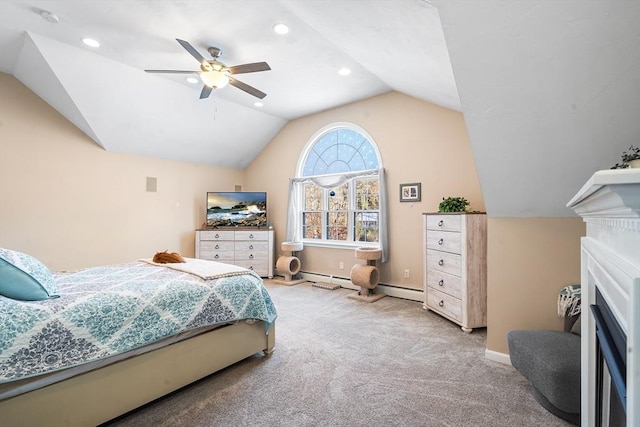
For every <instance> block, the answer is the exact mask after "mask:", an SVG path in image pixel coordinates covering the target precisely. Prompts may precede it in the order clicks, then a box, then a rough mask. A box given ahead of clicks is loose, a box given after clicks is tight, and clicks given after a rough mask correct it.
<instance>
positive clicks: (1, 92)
mask: <svg viewBox="0 0 640 427" xmlns="http://www.w3.org/2000/svg"><path fill="white" fill-rule="evenodd" d="M242 175H243V172H242V171H241V170H235V169H234V170H230V169H221V168H213V167H209V166H203V165H196V164H191V163H183V162H175V161H169V160H161V159H152V158H144V157H138V156H132V155H126V154H119V153H112V152H107V151H104V150H103V149H102V148H100V147H99V146H98V145H97V144H95V143H94V142H93V141H92V140H91V139H89V138H88V137H87V136H86V135H85V134H83V133H82V132H80V131H79V130H78V129H77V128H76V127H75V126H73V125H72V124H71V123H70V122H68V121H67V120H66V119H65V118H63V117H62V116H61V115H60V114H58V113H57V112H56V111H55V110H53V109H52V108H51V107H50V106H49V105H47V104H46V103H45V102H44V101H42V100H41V99H40V98H38V97H37V96H36V95H34V94H33V93H32V92H31V91H30V90H29V89H27V88H26V87H25V86H23V85H22V84H21V83H20V82H18V81H17V80H16V79H15V78H13V77H11V76H9V75H7V74H2V73H0V246H2V247H7V248H11V249H15V250H19V251H22V252H26V253H30V254H32V255H34V256H36V257H37V258H39V259H40V260H42V261H43V262H44V263H45V264H47V265H48V266H49V268H51V269H53V270H68V269H77V268H81V267H88V266H95V265H101V264H110V263H116V262H126V261H132V260H135V259H138V258H142V257H151V256H153V254H154V253H155V252H156V251H158V250H165V249H168V250H171V251H178V252H180V253H182V254H184V255H186V256H193V255H194V246H193V245H194V230H195V229H196V228H198V227H199V226H200V224H202V222H203V221H204V216H205V193H206V191H207V190H212V189H215V190H226V191H233V189H234V184H242ZM146 177H156V178H157V183H158V191H157V192H155V193H152V192H146Z"/></svg>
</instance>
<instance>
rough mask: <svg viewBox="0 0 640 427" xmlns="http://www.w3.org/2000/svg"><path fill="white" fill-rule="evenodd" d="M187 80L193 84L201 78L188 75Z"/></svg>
mask: <svg viewBox="0 0 640 427" xmlns="http://www.w3.org/2000/svg"><path fill="white" fill-rule="evenodd" d="M187 81H188V82H189V83H191V84H193V85H194V84H196V83H199V82H200V80H198V79H196V78H195V77H187Z"/></svg>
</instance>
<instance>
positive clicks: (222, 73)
mask: <svg viewBox="0 0 640 427" xmlns="http://www.w3.org/2000/svg"><path fill="white" fill-rule="evenodd" d="M176 40H177V41H178V43H180V45H181V46H182V47H183V48H185V50H186V51H187V52H189V53H190V54H191V56H193V57H194V58H196V60H197V61H198V62H199V63H200V71H182V70H144V71H146V72H147V73H160V74H199V75H200V79H201V80H202V82H203V83H204V86H203V88H202V92H200V99H204V98H207V97H208V96H209V95H210V94H211V91H212V90H213V89H220V88H222V87H224V86H226V85H227V83H228V84H230V85H232V86H235V87H237V88H238V89H240V90H243V91H245V92H247V93H248V94H250V95H253V96H255V97H256V98H260V99H262V98H264V97H265V96H267V94H266V93H264V92H262V91H259V90H258V89H256V88H254V87H252V86H249V85H248V84H246V83H242V82H241V81H239V80H236V79H234V78H233V77H231V75H232V74H244V73H255V72H257V71H267V70H270V69H271V67H269V64H267V63H266V62H253V63H251V64H242V65H236V66H233V67H227V66H226V65H224V64H223V63H222V62H220V61H218V58H219V57H220V55H221V54H222V51H221V50H220V49H218V48H217V47H210V48H209V49H207V50H208V52H209V54H210V55H211V56H212V57H213V60H207V59H205V58H204V57H203V56H202V55H200V53H199V52H198V51H197V50H196V49H195V48H194V47H193V46H191V44H190V43H189V42H186V41H184V40H180V39H176Z"/></svg>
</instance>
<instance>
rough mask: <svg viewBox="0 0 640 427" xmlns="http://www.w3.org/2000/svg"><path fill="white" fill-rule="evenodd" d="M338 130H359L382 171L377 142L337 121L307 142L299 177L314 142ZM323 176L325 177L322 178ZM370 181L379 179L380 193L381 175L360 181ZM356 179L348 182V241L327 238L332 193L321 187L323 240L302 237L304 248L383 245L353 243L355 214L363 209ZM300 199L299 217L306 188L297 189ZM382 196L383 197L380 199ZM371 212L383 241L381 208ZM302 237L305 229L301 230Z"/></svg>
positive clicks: (299, 168)
mask: <svg viewBox="0 0 640 427" xmlns="http://www.w3.org/2000/svg"><path fill="white" fill-rule="evenodd" d="M339 129H349V130H353V131H356V132H358V133H360V134H361V135H363V136H364V137H365V138H366V139H367V140H368V142H369V144H370V145H371V147H373V149H374V151H375V154H376V158H377V160H378V168H380V169H381V168H382V157H381V156H380V151H379V150H378V146H377V144H376V143H375V141H374V139H373V138H372V137H371V135H370V134H369V133H368V132H367V131H366V130H364V129H362V128H361V127H360V126H358V125H355V124H353V123H348V122H336V123H332V124H329V125H327V126H325V127H323V128H322V129H320V130H318V131H317V132H316V133H314V134H313V135H312V136H311V138H310V139H309V140H308V141H307V143H306V145H305V147H304V149H303V150H302V153H301V155H300V157H299V158H298V165H297V167H296V177H299V178H302V177H303V175H302V174H303V172H304V165H305V162H306V160H307V157H308V156H309V153H310V152H311V150H312V149H313V147H314V145H315V143H316V142H317V141H318V140H320V138H322V137H323V136H324V135H326V134H327V133H330V132H333V131H336V130H339ZM326 175H328V176H329V175H332V174H326ZM323 176H324V175H323ZM370 178H376V179H377V180H378V189H379V190H378V191H379V193H380V191H381V190H380V186H381V181H380V176H379V175H369V176H365V177H362V178H361V179H370ZM355 188H356V185H355V180H351V181H349V208H348V214H347V240H346V241H341V240H328V239H327V238H326V237H327V226H328V224H327V218H328V214H329V212H330V211H329V209H328V207H329V206H328V201H329V197H330V196H329V191H330V190H328V189H324V188H321V190H322V211H321V212H322V215H321V218H322V225H321V227H322V229H321V231H322V239H306V238H302V242H303V243H304V245H305V246H312V247H313V246H317V247H325V248H327V247H328V248H340V249H351V248H353V249H355V248H358V247H369V246H370V247H378V246H380V242H379V241H378V242H361V241H356V240H354V237H355V236H354V229H355V214H356V212H361V210H357V209H356V200H355V191H356V190H355ZM298 192H299V193H298V198H297V199H298V200H299V201H300V206H299V212H300V215H302V214H303V213H304V212H305V210H304V188H302V187H301V188H299V189H298ZM378 197H380V194H379V196H378ZM372 212H377V213H378V233H379V234H378V240H380V227H381V216H382V215H381V212H380V206H379V207H378V209H377V210H375V211H372ZM302 223H303V221H302V218H301V219H300V226H301V227H302ZM301 235H302V230H301Z"/></svg>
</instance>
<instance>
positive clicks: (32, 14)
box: [0, 0, 640, 217]
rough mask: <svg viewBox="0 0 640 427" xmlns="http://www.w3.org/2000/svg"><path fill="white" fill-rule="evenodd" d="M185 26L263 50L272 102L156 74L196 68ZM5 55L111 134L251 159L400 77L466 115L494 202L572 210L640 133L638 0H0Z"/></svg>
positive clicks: (543, 211) (0, 57) (74, 117)
mask: <svg viewBox="0 0 640 427" xmlns="http://www.w3.org/2000/svg"><path fill="white" fill-rule="evenodd" d="M43 11H44V12H50V13H52V14H54V15H55V17H56V18H57V22H50V21H51V20H53V21H55V20H56V19H53V18H52V17H51V16H50V15H47V14H46V13H45V14H44V15H45V16H43ZM46 17H48V18H49V20H46V19H44V18H46ZM276 23H285V24H287V25H288V26H289V28H290V32H289V34H287V35H285V36H282V35H278V34H275V33H274V31H273V28H272V27H273V25H274V24H276ZM84 37H91V38H94V39H96V40H98V41H99V42H100V43H101V46H100V47H99V48H91V47H88V46H85V45H84V44H82V41H81V40H82V39H83V38H84ZM176 39H182V40H186V41H188V42H190V43H191V44H192V45H193V47H194V48H195V49H196V50H197V51H198V52H199V53H200V54H201V55H203V56H205V57H207V58H209V54H208V53H207V48H208V47H211V46H215V47H218V48H220V49H222V56H221V57H220V60H221V61H222V62H224V63H225V64H227V65H230V66H233V65H238V64H244V63H252V62H259V61H266V62H267V63H268V64H269V65H270V67H271V70H270V71H264V72H259V73H250V74H242V75H238V76H237V78H238V79H239V80H240V81H242V82H244V83H246V84H249V85H251V86H253V87H255V88H257V89H259V90H261V91H263V92H265V93H266V94H267V96H266V97H265V98H264V99H263V100H262V102H263V103H264V105H263V106H261V107H258V106H255V105H254V102H255V101H257V100H258V99H257V98H255V97H253V96H251V95H249V94H247V93H245V92H243V91H241V90H239V89H237V88H235V87H232V86H227V87H225V88H222V89H216V90H214V91H213V93H212V95H211V96H210V97H209V98H207V99H205V100H200V99H199V95H200V91H201V86H202V85H201V84H200V83H199V84H196V85H193V84H190V83H187V82H186V81H185V75H180V74H178V75H169V74H148V73H145V72H144V70H145V69H178V70H198V63H197V61H196V60H195V59H194V57H193V56H192V55H190V54H189V53H188V52H187V51H186V50H185V49H184V48H183V47H182V46H180V44H178V42H177V41H176ZM343 67H347V68H349V69H350V70H351V74H350V75H348V76H341V75H339V74H338V73H337V71H338V70H339V69H341V68H343ZM0 71H3V72H6V73H9V74H12V75H14V76H15V77H16V78H17V79H18V80H20V81H21V82H22V83H24V84H25V85H26V86H28V87H29V88H30V89H31V90H32V91H34V92H35V93H36V94H37V95H39V96H40V97H41V98H43V99H44V100H45V101H46V102H48V103H49V104H50V105H52V106H53V107H54V108H55V109H56V110H58V111H59V112H60V113H61V114H63V115H64V116H65V117H66V118H67V119H68V120H70V121H71V122H72V123H74V124H75V125H76V126H78V127H79V128H80V129H81V130H83V131H84V132H85V133H86V134H87V135H89V136H90V137H91V138H92V139H93V140H94V141H95V142H96V143H97V144H100V145H101V146H103V147H104V148H105V149H107V150H111V151H119V152H128V153H134V154H140V155H148V156H156V157H163V158H170V159H176V160H183V161H192V162H199V163H207V164H211V165H217V166H228V167H240V168H243V167H245V166H246V165H248V164H249V163H250V162H251V160H252V159H253V158H254V157H255V156H256V155H257V154H258V153H259V152H260V151H261V150H262V148H263V147H264V146H265V145H266V144H267V143H268V142H269V141H270V140H271V139H272V137H273V136H274V135H275V134H277V133H278V131H279V130H280V129H281V128H282V127H283V126H284V125H285V124H286V123H287V121H289V120H291V119H295V118H297V117H301V116H305V115H308V114H311V113H314V112H318V111H322V110H325V109H329V108H332V107H335V106H339V105H343V104H347V103H350V102H353V101H357V100H360V99H364V98H368V97H371V96H374V95H377V94H381V93H384V92H388V91H398V92H401V93H405V94H407V95H410V96H413V97H416V98H418V99H422V100H424V101H428V102H432V103H435V104H438V105H441V106H444V107H447V108H450V109H453V110H457V111H461V112H462V113H463V114H464V118H465V123H466V125H467V130H468V132H469V137H470V140H471V145H472V150H473V154H474V159H475V162H476V167H477V170H478V174H479V179H480V184H481V187H482V191H483V196H484V198H485V206H486V208H487V212H488V213H489V214H490V215H492V216H513V217H522V216H567V215H572V212H571V211H570V210H569V209H567V208H566V207H565V204H566V202H567V201H568V200H569V199H570V198H571V197H572V196H573V194H574V193H575V192H576V191H577V190H578V189H579V188H580V186H581V185H582V184H583V183H584V182H585V181H586V180H587V179H588V178H589V176H591V174H592V173H593V172H594V171H596V170H598V169H606V168H608V167H610V166H611V165H613V164H615V163H616V162H617V161H619V160H620V153H621V152H622V150H623V149H625V148H627V147H628V146H629V145H630V144H635V145H636V146H638V144H640V143H639V139H638V138H639V135H640V2H639V1H622V0H593V1H588V2H585V1H583V0H559V1H547V0H519V1H507V0H482V1H480V0H478V1H470V0H431V1H426V0H304V1H299V0H208V1H196V0H176V1H169V0H167V1H158V0H136V1H123V0H92V1H85V0H65V1H41V0H29V1H6V0H3V1H0ZM454 75H455V78H454ZM452 173H455V168H453V169H452Z"/></svg>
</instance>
